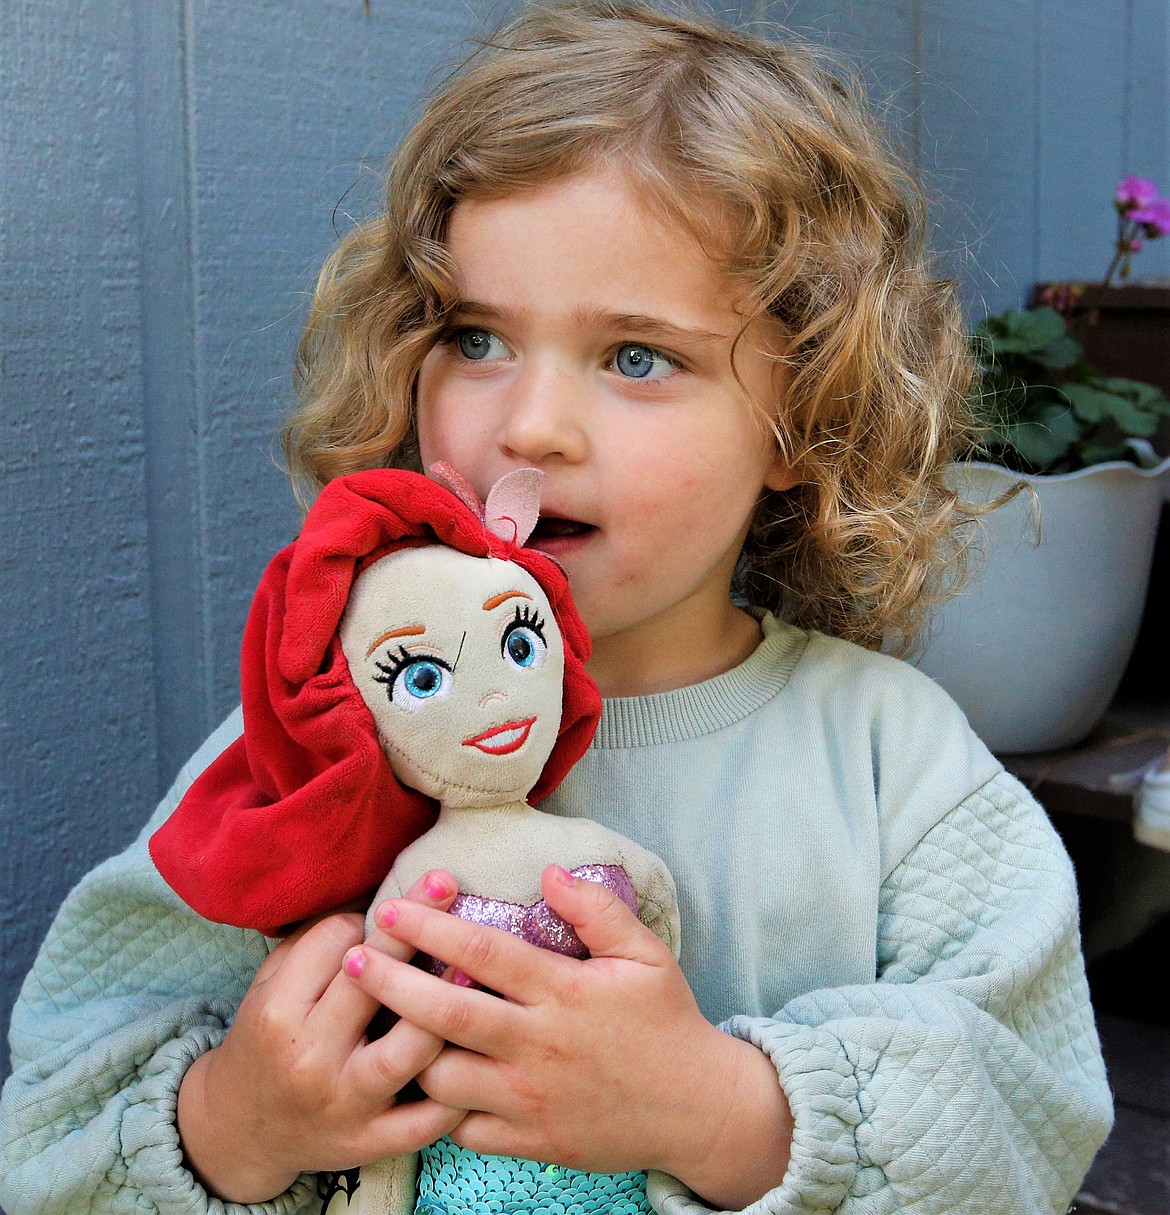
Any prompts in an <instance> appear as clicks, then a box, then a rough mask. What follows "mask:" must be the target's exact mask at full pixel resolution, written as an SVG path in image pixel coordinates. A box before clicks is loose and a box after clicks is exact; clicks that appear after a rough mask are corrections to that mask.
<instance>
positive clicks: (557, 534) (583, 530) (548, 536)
mask: <svg viewBox="0 0 1170 1215" xmlns="http://www.w3.org/2000/svg"><path fill="white" fill-rule="evenodd" d="M595 531H597V528H596V527H594V526H593V524H591V523H582V522H580V521H579V520H577V519H560V518H557V516H555V515H541V517H540V518H539V519H538V520H537V522H536V526H535V527H534V528H533V529H532V535H531V536H530V537H529V538H528V544H529V546H530V547H531V548H539V549H544V550H547V551H548V552H550V553H553V554H556V553H559V552H561V551H569V550H571V549H574V548H576V547H577V546H578V545H579V544H581V543H582V542H583V541H584V540H586V539H587V538H588V537H589V536H591V535H593V533H594V532H595Z"/></svg>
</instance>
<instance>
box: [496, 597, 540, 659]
mask: <svg viewBox="0 0 1170 1215" xmlns="http://www.w3.org/2000/svg"><path fill="white" fill-rule="evenodd" d="M500 653H501V654H503V656H504V661H505V662H507V663H508V664H509V665H510V666H513V667H517V668H519V669H520V670H531V669H533V668H535V667H540V666H543V665H544V660H545V659H546V658H547V657H548V643H547V642H546V641H545V639H544V621H543V620H541V618H540V615H539V614H538V613H537V612H533V611H531V610H530V609H529V608H528V607H527V606H525V607H523V608H517V609H516V615H515V616H514V617H513V618H512V620H511V622H510V623H509V624H508V627H507V628H506V629H505V630H504V636H503V638H502V639H501V641H500Z"/></svg>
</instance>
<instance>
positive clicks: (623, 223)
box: [418, 170, 796, 695]
mask: <svg viewBox="0 0 1170 1215" xmlns="http://www.w3.org/2000/svg"><path fill="white" fill-rule="evenodd" d="M447 244H448V249H449V252H450V255H451V258H452V261H453V263H454V270H455V280H456V288H457V291H458V296H459V302H458V304H457V306H456V308H455V309H454V311H453V314H452V320H451V325H450V328H449V329H448V331H447V333H446V335H445V337H444V338H443V340H441V341H440V342H439V343H438V344H437V345H436V346H435V348H434V349H433V350H432V351H431V352H430V354H429V355H428V356H427V358H426V360H425V362H424V363H423V366H422V369H421V371H420V374H419V382H418V431H419V441H420V446H421V455H422V460H423V467H429V466H430V464H431V463H433V462H434V461H436V460H446V461H448V462H449V463H451V464H453V465H454V466H455V467H456V468H457V469H459V470H460V471H461V472H462V473H463V475H464V476H466V477H467V478H468V480H470V481H471V483H472V484H473V486H474V487H475V489H476V490H477V491H478V493H479V494H480V496H481V498H482V497H484V496H485V495H486V494H487V491H488V490H489V489H490V488H491V486H492V485H493V484H494V483H495V481H496V480H498V479H499V478H500V477H501V476H503V475H504V474H505V473H507V472H510V471H511V470H512V469H515V468H519V467H523V466H525V465H531V466H535V467H537V468H540V469H542V470H543V471H544V473H545V474H546V478H545V482H544V487H543V490H542V494H541V500H542V509H541V523H540V524H539V525H538V527H537V530H536V532H535V533H534V534H533V537H532V539H531V540H530V541H529V543H530V544H531V545H532V546H533V547H535V548H539V549H543V550H544V551H545V552H547V553H549V554H550V555H551V556H553V557H555V558H556V559H557V560H558V561H560V562H561V563H562V565H564V566H565V568H566V569H567V571H568V573H569V579H570V586H571V588H572V591H573V596H574V599H575V600H576V603H577V607H578V609H579V611H580V613H581V616H582V618H583V620H584V622H585V624H586V626H587V627H588V628H589V630H590V633H591V635H592V638H593V643H594V656H593V658H592V659H591V661H590V663H589V671H590V673H591V674H592V675H593V676H594V678H595V679H596V680H597V682H598V684H599V685H600V686H601V689H602V692H603V693H606V694H608V695H632V694H636V693H639V692H646V691H653V690H659V689H662V688H668V687H677V686H681V685H683V684H687V683H691V682H694V681H695V680H697V679H701V678H705V677H707V676H710V675H714V674H716V673H718V672H719V671H723V670H727V669H728V668H729V667H731V666H733V665H735V663H737V662H739V661H741V660H742V659H743V658H744V657H746V655H747V653H749V652H750V650H751V648H752V647H753V646H754V645H755V644H756V642H757V641H758V638H759V631H758V628H757V627H756V626H755V624H754V622H753V621H750V620H749V619H748V618H747V617H746V616H744V615H743V613H741V612H739V611H738V610H737V609H735V608H734V607H733V606H732V605H731V603H730V600H729V591H730V584H731V576H732V572H733V570H734V567H735V563H736V560H737V558H738V556H739V552H740V549H741V547H742V545H743V541H744V538H745V536H746V533H747V529H748V525H749V523H750V520H751V516H752V513H753V511H754V509H755V506H756V503H757V501H758V499H759V497H760V494H761V492H762V490H763V489H764V488H765V487H768V488H773V489H785V488H789V487H791V486H792V485H793V484H795V481H796V476H795V475H794V473H793V471H792V469H790V468H788V467H787V466H785V465H783V464H781V463H780V461H779V460H778V458H777V455H776V450H775V443H774V440H773V438H772V436H771V435H770V434H769V433H768V431H767V428H766V427H765V426H764V425H763V424H762V423H761V422H760V421H759V419H758V418H757V416H756V414H755V413H754V412H753V409H752V407H751V404H750V400H751V397H749V393H750V394H752V395H754V397H755V399H756V400H758V401H761V402H765V403H768V402H775V403H776V406H777V408H778V407H779V402H780V401H781V400H782V398H783V389H784V373H783V370H782V368H781V367H780V366H779V364H778V363H777V361H776V358H775V356H777V355H778V354H779V353H780V352H781V349H782V348H781V344H780V338H781V335H780V333H779V329H778V326H773V325H772V323H771V322H766V321H759V322H755V323H753V324H752V325H751V326H749V327H748V329H747V331H746V332H745V333H744V334H743V337H742V338H741V339H740V341H739V343H738V344H736V343H735V339H736V337H737V335H739V333H740V330H741V329H742V327H743V318H742V314H741V312H740V311H738V310H737V300H736V296H735V291H734V285H733V283H732V281H731V279H730V277H729V276H728V275H727V273H726V272H725V271H724V270H723V269H722V268H721V267H720V266H719V265H718V263H717V262H715V261H714V260H713V259H712V258H710V257H708V255H707V254H706V253H705V252H704V251H703V249H702V248H701V247H700V245H699V244H698V242H697V241H696V239H695V237H694V236H693V235H692V234H691V233H690V232H689V231H687V229H686V228H684V227H682V226H681V225H679V224H676V223H674V222H672V221H670V220H669V219H666V218H663V217H662V216H661V215H660V214H658V213H657V212H655V211H653V210H651V209H650V208H649V207H648V206H647V205H645V204H644V203H643V202H642V200H641V198H640V197H639V195H638V194H637V193H636V191H635V190H634V189H633V188H632V187H631V186H630V185H629V184H627V182H626V180H625V179H624V178H623V177H622V176H621V175H620V174H616V173H610V172H606V171H603V170H598V171H596V172H593V173H590V174H587V175H584V176H580V177H575V178H571V179H567V180H563V181H558V182H554V183H551V184H549V185H544V186H539V187H535V188H533V189H531V190H528V191H526V192H523V193H520V194H517V195H514V196H510V197H507V198H503V199H496V200H482V201H480V200H470V201H467V202H464V203H461V204H459V205H458V206H457V207H456V208H455V210H454V212H453V214H452V217H451V222H450V226H449V238H448V242H447ZM733 347H734V363H733V359H732V355H733Z"/></svg>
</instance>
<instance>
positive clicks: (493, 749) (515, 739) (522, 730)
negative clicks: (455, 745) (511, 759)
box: [463, 717, 536, 755]
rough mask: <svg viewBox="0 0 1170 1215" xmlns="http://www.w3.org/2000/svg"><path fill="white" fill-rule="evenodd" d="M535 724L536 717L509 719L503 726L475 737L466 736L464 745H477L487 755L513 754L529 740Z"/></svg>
mask: <svg viewBox="0 0 1170 1215" xmlns="http://www.w3.org/2000/svg"><path fill="white" fill-rule="evenodd" d="M535 724H536V718H535V717H529V718H526V719H525V720H524V721H509V722H507V723H506V724H504V725H502V726H495V727H494V728H493V729H491V730H485V731H484V732H483V733H482V734H477V735H476V736H475V737H474V738H465V739H464V740H463V745H464V746H465V747H475V749H476V750H477V751H482V752H483V753H484V754H485V755H511V753H512V752H513V751H519V750H520V748H521V747H522V746H524V744H525V743H526V742H527V741H528V734H529V732H530V731H531V729H532V727H533V726H534V725H535Z"/></svg>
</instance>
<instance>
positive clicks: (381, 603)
mask: <svg viewBox="0 0 1170 1215" xmlns="http://www.w3.org/2000/svg"><path fill="white" fill-rule="evenodd" d="M340 637H341V648H342V651H343V652H344V654H345V659H346V662H347V663H348V665H349V671H350V676H351V677H352V679H353V681H354V683H355V684H356V685H357V688H358V691H360V692H361V694H362V698H363V699H364V700H365V702H366V704H367V705H368V706H369V709H370V712H371V713H372V714H373V717H374V722H375V725H376V726H377V730H378V738H379V740H380V741H381V743H382V746H383V748H384V749H385V751H386V754H387V757H388V758H389V760H390V766H391V768H392V769H393V770H394V774H395V775H396V776H397V777H398V778H399V780H401V781H402V782H403V783H404V784H406V785H410V786H412V787H413V788H415V789H419V790H421V791H422V792H424V793H427V794H429V795H430V796H431V797H436V798H438V799H439V800H440V801H442V802H443V803H444V804H446V805H451V806H478V805H485V806H486V805H494V804H498V803H500V802H503V801H508V800H515V799H520V798H523V797H524V796H525V795H526V794H527V793H528V791H529V790H530V789H531V788H532V786H533V785H534V784H535V783H536V781H537V779H538V778H539V776H540V773H541V770H542V769H543V768H544V764H545V761H546V760H547V759H548V756H549V754H550V752H551V751H552V748H553V744H554V743H555V742H556V738H557V730H558V727H559V725H560V719H561V695H562V687H563V680H564V650H563V646H562V641H561V635H560V631H559V630H558V628H557V625H556V621H555V620H554V618H553V614H552V609H551V608H550V606H549V602H548V599H547V598H546V597H545V594H544V592H543V591H542V590H541V589H540V584H539V583H538V582H537V581H536V579H535V578H533V577H532V576H531V575H530V574H529V573H527V571H525V570H523V569H521V568H520V567H519V566H517V565H513V564H512V563H511V562H509V561H500V560H496V559H494V558H478V557H469V556H467V555H466V554H465V553H460V552H456V551H455V550H454V549H450V548H445V547H441V546H432V547H427V548H414V549H405V550H403V551H402V552H398V553H392V554H391V555H390V556H388V557H383V558H382V560H380V561H376V562H375V563H374V564H373V565H371V566H370V567H369V568H368V569H366V570H365V571H363V572H362V574H361V575H360V576H359V577H358V578H357V580H356V581H355V583H354V587H353V591H352V593H351V595H350V599H349V603H348V605H347V606H346V609H345V615H344V616H343V618H342V621H341V628H340Z"/></svg>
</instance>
